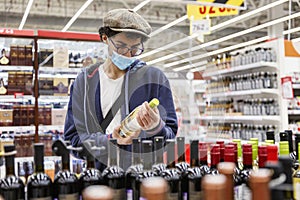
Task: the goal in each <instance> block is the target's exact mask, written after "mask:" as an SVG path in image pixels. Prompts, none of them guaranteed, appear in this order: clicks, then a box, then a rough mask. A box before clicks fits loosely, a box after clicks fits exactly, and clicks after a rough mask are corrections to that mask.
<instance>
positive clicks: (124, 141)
mask: <svg viewBox="0 0 300 200" xmlns="http://www.w3.org/2000/svg"><path fill="white" fill-rule="evenodd" d="M120 127H121V126H117V127H116V128H115V129H114V131H113V133H112V137H113V138H114V139H117V143H118V144H120V145H129V144H132V139H133V138H137V137H138V136H139V135H140V132H141V131H136V132H135V133H134V134H132V135H130V136H128V137H126V138H123V137H121V136H120V134H119V132H120Z"/></svg>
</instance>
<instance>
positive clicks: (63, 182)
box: [52, 140, 80, 200]
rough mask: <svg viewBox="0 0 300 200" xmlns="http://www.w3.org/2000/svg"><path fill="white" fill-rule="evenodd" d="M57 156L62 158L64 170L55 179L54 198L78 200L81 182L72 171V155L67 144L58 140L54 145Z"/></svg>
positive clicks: (53, 148)
mask: <svg viewBox="0 0 300 200" xmlns="http://www.w3.org/2000/svg"><path fill="white" fill-rule="evenodd" d="M52 150H53V152H54V153H55V155H56V156H61V162H62V170H61V171H59V172H58V173H57V174H56V175H55V178H54V181H53V184H54V191H53V194H54V197H55V198H58V199H70V200H77V199H79V196H80V185H79V180H78V178H77V176H76V174H75V173H74V172H71V171H70V153H69V150H68V148H67V144H66V143H65V142H64V141H62V140H56V141H55V142H54V143H53V145H52Z"/></svg>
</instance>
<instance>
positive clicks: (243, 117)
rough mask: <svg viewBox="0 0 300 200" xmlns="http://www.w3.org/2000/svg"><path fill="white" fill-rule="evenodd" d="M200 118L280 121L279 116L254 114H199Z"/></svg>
mask: <svg viewBox="0 0 300 200" xmlns="http://www.w3.org/2000/svg"><path fill="white" fill-rule="evenodd" d="M200 119H201V120H217V121H222V120H224V121H280V116H255V115H238V116H235V115H221V116H208V115H204V116H200Z"/></svg>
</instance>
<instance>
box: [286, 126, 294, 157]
mask: <svg viewBox="0 0 300 200" xmlns="http://www.w3.org/2000/svg"><path fill="white" fill-rule="evenodd" d="M284 132H286V133H287V137H288V142H289V152H290V153H293V152H294V148H293V131H292V130H285V131H284Z"/></svg>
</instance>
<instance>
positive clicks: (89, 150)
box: [79, 140, 104, 191]
mask: <svg viewBox="0 0 300 200" xmlns="http://www.w3.org/2000/svg"><path fill="white" fill-rule="evenodd" d="M82 147H83V151H82V152H81V154H82V156H84V157H85V158H86V164H87V165H86V170H85V171H83V172H82V173H81V174H80V177H79V185H80V191H83V190H84V189H85V188H87V187H88V186H91V185H103V184H104V181H103V179H102V176H101V172H100V171H99V170H98V169H96V168H95V157H94V155H95V153H94V152H95V151H96V148H95V142H94V140H85V141H83V142H82Z"/></svg>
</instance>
